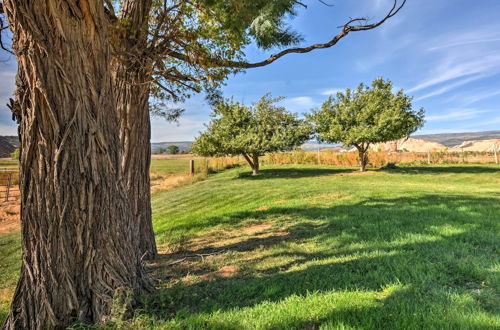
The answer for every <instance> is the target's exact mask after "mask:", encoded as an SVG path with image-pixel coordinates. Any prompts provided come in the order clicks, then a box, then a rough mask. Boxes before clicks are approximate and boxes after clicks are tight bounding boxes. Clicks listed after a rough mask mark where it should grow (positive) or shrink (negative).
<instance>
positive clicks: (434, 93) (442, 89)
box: [415, 75, 484, 101]
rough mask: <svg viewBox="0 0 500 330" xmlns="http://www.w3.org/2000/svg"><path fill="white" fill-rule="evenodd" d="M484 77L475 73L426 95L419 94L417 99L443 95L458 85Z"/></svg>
mask: <svg viewBox="0 0 500 330" xmlns="http://www.w3.org/2000/svg"><path fill="white" fill-rule="evenodd" d="M483 77H484V75H474V76H472V77H469V78H466V79H462V80H459V81H456V82H454V83H451V84H449V85H446V86H443V87H441V88H439V89H436V90H434V91H432V92H430V93H427V94H425V95H422V96H419V97H417V98H415V101H421V100H425V99H428V98H430V97H434V96H438V95H442V94H444V93H446V92H449V91H451V90H453V89H455V88H457V87H460V86H462V85H465V84H468V83H470V82H473V81H476V80H479V79H482V78H483Z"/></svg>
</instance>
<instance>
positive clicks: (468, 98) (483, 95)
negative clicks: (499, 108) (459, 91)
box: [460, 90, 500, 106]
mask: <svg viewBox="0 0 500 330" xmlns="http://www.w3.org/2000/svg"><path fill="white" fill-rule="evenodd" d="M497 95H500V90H495V91H486V92H478V93H469V94H466V95H465V96H463V97H462V98H461V100H460V103H461V104H462V105H463V106H468V105H471V104H473V103H476V102H478V101H481V100H485V99H488V98H490V97H493V96H497Z"/></svg>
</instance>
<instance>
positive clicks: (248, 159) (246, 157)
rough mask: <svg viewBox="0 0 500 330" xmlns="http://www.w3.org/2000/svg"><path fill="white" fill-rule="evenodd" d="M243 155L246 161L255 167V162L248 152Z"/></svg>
mask: <svg viewBox="0 0 500 330" xmlns="http://www.w3.org/2000/svg"><path fill="white" fill-rule="evenodd" d="M243 157H245V159H246V161H247V162H248V164H249V165H250V167H251V168H252V169H253V168H254V164H253V162H252V160H251V159H250V157H249V156H248V155H247V154H246V153H243Z"/></svg>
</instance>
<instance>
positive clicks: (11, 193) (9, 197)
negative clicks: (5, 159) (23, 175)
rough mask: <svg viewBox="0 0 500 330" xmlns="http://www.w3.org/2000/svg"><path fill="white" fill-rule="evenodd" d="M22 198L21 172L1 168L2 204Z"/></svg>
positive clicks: (0, 201) (0, 199)
mask: <svg viewBox="0 0 500 330" xmlns="http://www.w3.org/2000/svg"><path fill="white" fill-rule="evenodd" d="M20 198H21V191H20V190H19V171H17V170H13V169H11V168H0V204H2V203H6V202H9V201H16V200H18V199H20Z"/></svg>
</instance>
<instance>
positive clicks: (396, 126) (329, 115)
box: [308, 78, 424, 172]
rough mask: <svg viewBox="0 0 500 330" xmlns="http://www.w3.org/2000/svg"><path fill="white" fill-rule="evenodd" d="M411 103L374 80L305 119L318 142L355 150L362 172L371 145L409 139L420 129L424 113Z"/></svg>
mask: <svg viewBox="0 0 500 330" xmlns="http://www.w3.org/2000/svg"><path fill="white" fill-rule="evenodd" d="M412 99H413V98H412V97H410V96H407V95H405V94H404V91H403V90H402V89H401V90H399V91H398V92H397V93H393V92H392V82H391V81H390V80H384V79H382V78H377V79H375V80H374V81H373V82H372V84H371V87H369V86H365V85H364V84H362V83H361V84H360V85H359V86H358V88H357V89H356V90H351V89H346V90H345V92H338V93H337V95H336V96H335V97H333V96H330V97H329V98H328V100H326V101H325V102H324V103H323V105H322V106H321V109H317V110H313V112H312V114H310V115H309V116H308V119H309V120H310V122H311V124H312V126H313V127H314V130H315V132H316V134H317V137H318V139H319V140H320V141H326V142H332V143H337V142H341V143H343V144H344V145H346V146H354V147H355V148H356V149H357V150H358V155H359V167H360V171H361V172H363V171H365V169H366V164H367V163H368V153H367V152H368V148H369V146H370V144H372V143H380V142H387V141H391V140H396V139H401V138H403V137H408V136H409V135H410V134H412V133H414V132H415V131H416V130H417V129H418V128H420V127H422V125H423V123H424V109H420V110H418V111H414V110H413V108H412Z"/></svg>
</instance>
